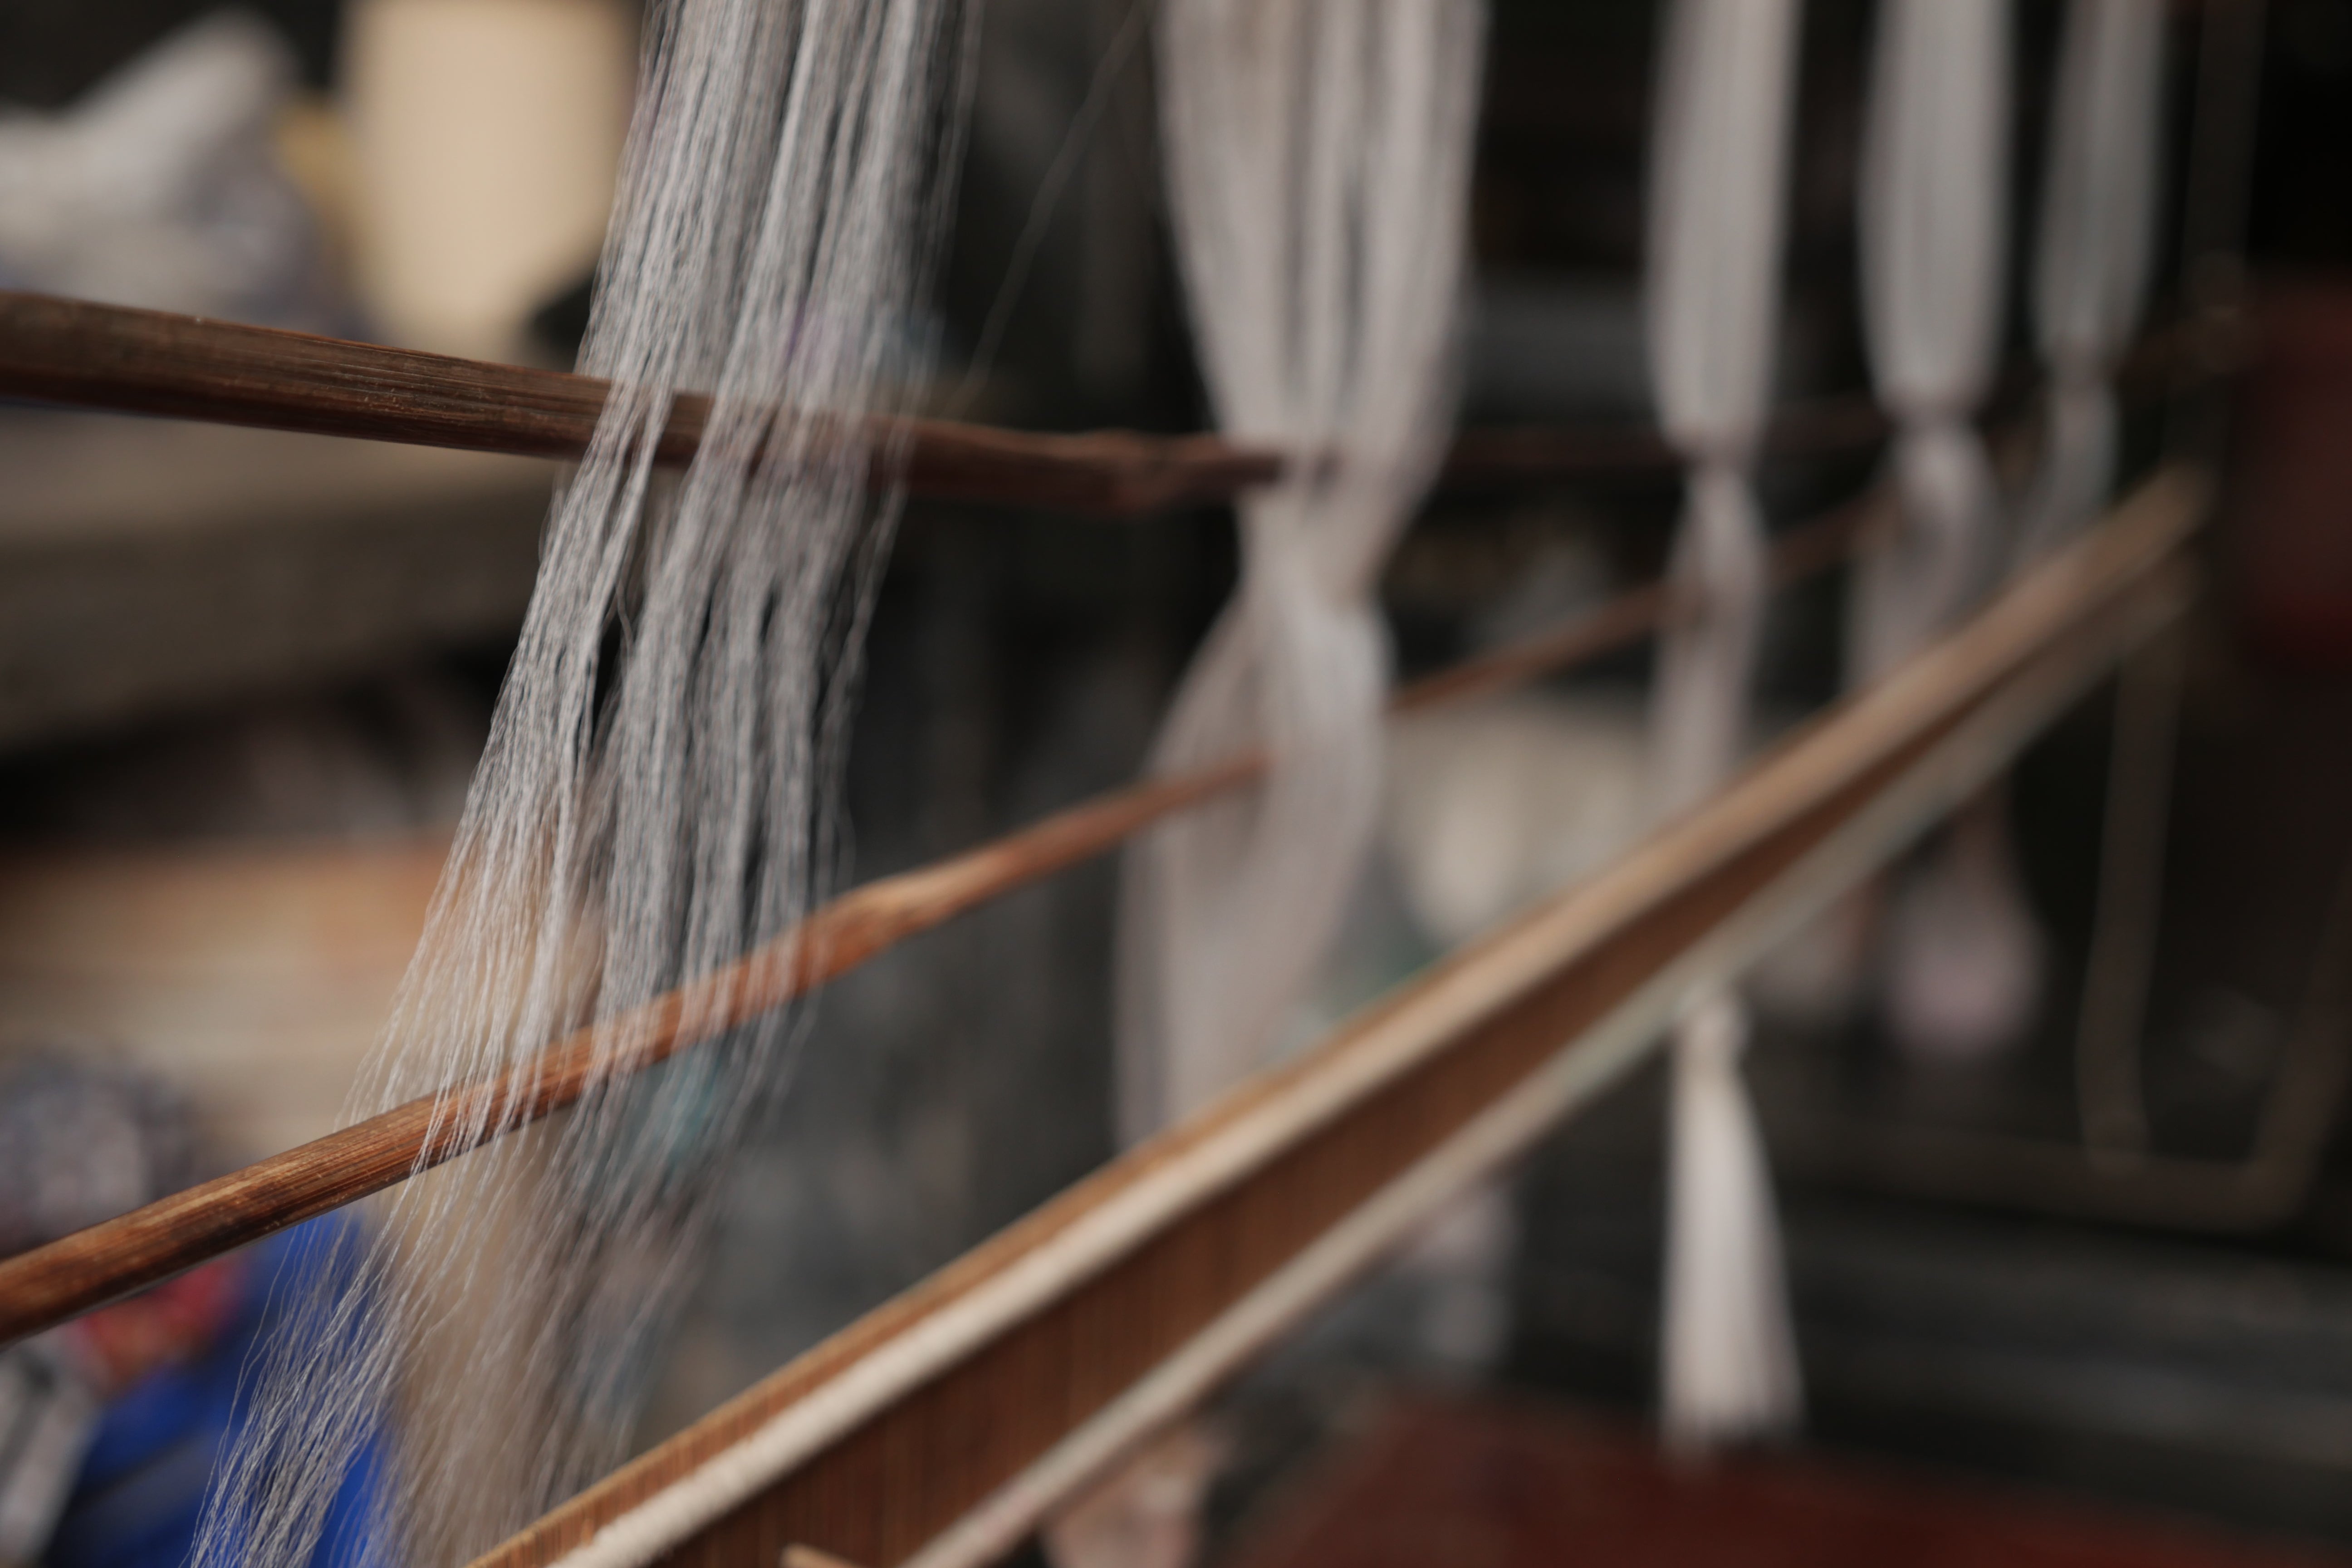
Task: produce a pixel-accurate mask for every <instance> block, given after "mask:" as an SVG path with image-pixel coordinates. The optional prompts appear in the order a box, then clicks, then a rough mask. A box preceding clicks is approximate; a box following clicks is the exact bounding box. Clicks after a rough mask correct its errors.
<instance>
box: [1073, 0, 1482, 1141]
mask: <svg viewBox="0 0 2352 1568" xmlns="http://www.w3.org/2000/svg"><path fill="white" fill-rule="evenodd" d="M1484 36H1485V12H1484V10H1483V8H1482V7H1481V6H1479V5H1475V4H1465V3H1463V0H1160V11H1159V33H1158V40H1159V64H1160V106H1161V111H1162V115H1163V137H1162V140H1163V144H1164V148H1165V152H1166V156H1167V163H1168V188H1169V193H1170V197H1171V207H1172V209H1173V217H1174V222H1175V237H1176V242H1177V256H1178V259H1179V261H1180V263H1181V269H1182V274H1183V279H1184V283H1185V289H1186V298H1187V300H1188V301H1189V303H1190V305H1191V310H1192V324H1193V331H1194V337H1195V340H1196V341H1197V342H1198V344H1199V348H1200V358H1201V365H1202V374H1203V378H1204V379H1205V381H1206V382H1207V384H1208V386H1209V390H1210V394H1211V396H1212V398H1213V401H1214V403H1215V405H1216V412H1217V417H1218V423H1219V425H1220V426H1221V427H1222V428H1223V429H1224V430H1225V431H1226V432H1227V433H1229V434H1231V435H1233V436H1234V437H1239V438H1246V439H1250V440H1253V441H1261V442H1265V443H1267V444H1270V445H1276V446H1281V447H1288V448H1290V449H1293V450H1297V451H1303V452H1311V453H1317V454H1320V455H1321V458H1320V460H1319V461H1318V462H1315V463H1311V464H1304V465H1301V466H1300V467H1299V468H1298V469H1297V470H1296V471H1294V472H1293V473H1291V474H1289V475H1288V476H1286V478H1285V479H1283V480H1282V481H1281V482H1279V483H1277V484H1276V485H1274V486H1272V487H1269V488H1268V489H1264V490H1261V491H1259V492H1257V493H1255V494H1254V495H1251V496H1248V497H1246V498H1244V500H1243V501H1242V503H1241V505H1240V508H1239V511H1240V521H1241V542H1242V582H1241V585H1240V587H1239V589H1238V590H1237V591H1236V592H1235V594H1234V598H1233V600H1232V602H1231V603H1230V604H1228V605H1226V607H1225V610H1224V613H1223V615H1222V616H1220V617H1219V619H1218V621H1217V624H1216V626H1214V627H1213V630H1212V631H1211V633H1210V635H1209V638H1208V641H1207V642H1206V644H1205V645H1204V646H1203V647H1202V650H1201V652H1200V654H1199V655H1198V656H1197V658H1195V659H1194V662H1193V664H1192V668H1191V669H1190V670H1189V671H1187V673H1186V675H1185V679H1184V682H1183V685H1182V687H1181V689H1179V691H1178V693H1177V695H1176V698H1175V700H1174V702H1173V704H1172V705H1171V710H1170V712H1169V715H1168V718H1167V721H1166V722H1165V725H1164V727H1163V728H1162V730H1161V731H1160V738H1159V740H1158V742H1156V744H1155V746H1154V749H1153V755H1152V765H1153V767H1154V768H1155V769H1157V770H1160V771H1177V770H1181V769H1184V768H1188V767H1193V766H1198V765H1201V764H1202V763H1208V762H1211V761H1213V760H1215V759H1216V758H1219V757H1223V756H1226V755H1229V754H1231V753H1233V752H1238V751H1244V750H1253V749H1257V748H1260V747H1263V748H1264V749H1265V751H1266V752H1268V753H1269V755H1270V756H1271V758H1272V761H1273V766H1272V768H1271V769H1270V771H1269V773H1268V776H1267V779H1266V782H1265V785H1264V786H1263V787H1262V788H1261V789H1259V790H1258V791H1257V792H1255V795H1252V796H1248V797H1241V798H1237V799H1235V800H1233V801H1221V802H1217V803H1214V804H1212V805H1207V806H1205V807H1203V808H1202V809H1201V810H1198V811H1195V812H1193V813H1191V814H1189V815H1187V816H1185V817H1183V818H1182V819H1181V820H1179V821H1175V822H1171V823H1170V824H1168V825H1166V826H1162V827H1160V828H1159V829H1157V830H1155V831H1154V832H1152V833H1151V834H1150V835H1149V836H1147V837H1143V838H1141V839H1139V840H1138V841H1137V842H1136V843H1135V844H1134V845H1133V846H1131V847H1130V848H1129V853H1128V857H1127V861H1126V867H1125V879H1124V884H1123V887H1122V889H1121V898H1122V910H1121V925H1122V930H1121V931H1120V939H1119V940H1120V949H1119V975H1118V991H1119V998H1118V1001H1119V1019H1118V1023H1119V1089H1120V1117H1121V1123H1122V1126H1121V1131H1122V1133H1123V1134H1124V1135H1125V1136H1126V1137H1128V1138H1129V1139H1130V1140H1132V1139H1134V1138H1138V1137H1140V1136H1142V1135H1144V1134H1146V1133H1149V1132H1150V1131H1153V1130H1154V1129H1156V1128H1157V1127H1159V1126H1160V1125H1162V1124H1164V1123H1165V1122H1166V1121H1171V1120H1173V1119H1175V1118H1177V1117H1180V1116H1182V1115H1184V1114H1185V1113H1187V1112H1189V1111H1192V1110H1197V1109H1198V1108H1199V1107H1200V1106H1202V1104H1203V1103H1205V1102H1206V1101H1207V1100H1210V1099H1212V1098H1213V1097H1214V1096H1215V1095H1216V1094H1217V1093H1219V1092H1220V1091H1222V1090H1223V1089H1225V1088H1227V1087H1229V1086H1230V1085H1231V1084H1232V1083H1233V1082H1234V1080H1235V1079H1239V1078H1241V1077H1242V1076H1244V1074H1246V1073H1248V1072H1250V1071H1251V1070H1253V1069H1255V1068H1258V1067H1260V1066H1262V1065H1264V1064H1265V1062H1266V1061H1267V1060H1268V1059H1269V1058H1271V1057H1272V1056H1274V1055H1275V1054H1276V1053H1277V1052H1278V1051H1279V1050H1280V1049H1281V1048H1282V1047H1284V1046H1285V1045H1286V1043H1287V1037H1288V1034H1289V1030H1290V1026H1291V1025H1292V1022H1293V1016H1294V1014H1295V1011H1296V1009H1297V1004H1298V1002H1299V1000H1300V998H1301V996H1302V994H1303V993H1304V992H1305V990H1306V987H1307V984H1309V983H1310V982H1311V981H1312V980H1313V978H1314V976H1315V973H1316V971H1317V969H1318V967H1319V965H1320V964H1321V963H1322V961H1323V958H1324V955H1325V952H1326V949H1327V948H1328V945H1329V942H1330V940H1331V937H1332V935H1333V933H1334V932H1335V931H1336V930H1337V929H1338V926H1339V920H1340V917H1341V915H1342V913H1343V911H1344V910H1345V907H1346V901H1347V899H1348V896H1349V893H1350V892H1351V891H1352V890H1353V888H1354V886H1355V881H1356V878H1357V875H1358V871H1359V868H1360V865H1361V862H1362V858H1363V856H1364V854H1365V852H1366V850H1367V849H1368V848H1369V847H1370V843H1371V839H1372V834H1373V831H1374V828H1375V826H1376V823H1377V816H1378V807H1379V802H1380V791H1381V745H1382V741H1381V699H1382V694H1383V692H1384V690H1385V689H1386V686H1387V683H1388V676H1389V650H1388V638H1387V632H1386V629H1385V627H1384V626H1383V625H1382V623H1381V616H1380V610H1379V605H1378V601H1377V597H1376V595H1377V590H1378V584H1379V580H1380V574H1381V563H1383V562H1384V561H1385V560H1386V559H1387V556H1388V552H1389V550H1390V547H1391V545H1392V544H1393V543H1394V542H1395V540H1396V538H1397V535H1398V534H1399V533H1400V532H1401V531H1402V529H1403V527H1404V524H1405V522H1406V521H1407V520H1408V519H1409V518H1410V517H1411V515H1412V510H1413V508H1414V507H1415V506H1416V505H1417V504H1418V503H1419V500H1420V498H1421V495H1422V492H1423V489H1426V488H1427V485H1428V483H1429V480H1430V479H1431V477H1432V475H1433V473H1434V472H1435V469H1436V464H1437V460H1438V458H1439V455H1440V452H1441V449H1442V447H1443V443H1444V432H1445V430H1446V428H1447V427H1448V426H1450V425H1451V423H1452V420H1453V409H1454V374H1453V361H1454V339H1455V331H1454V326H1455V322H1456V320H1457V317H1458V311H1459V304H1460V296H1461V293H1462V280H1463V271H1464V268H1465V263H1466V258H1467V244H1466V235H1467V216H1468V199H1469V198H1468V193H1469V168H1470V154H1471V132H1472V130H1473V128H1474V125H1475V119H1476V105H1477V83H1478V70H1479V64H1480V61H1481V59H1482V58H1483V50H1484Z"/></svg>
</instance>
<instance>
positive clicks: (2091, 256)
mask: <svg viewBox="0 0 2352 1568" xmlns="http://www.w3.org/2000/svg"><path fill="white" fill-rule="evenodd" d="M2164 26H2165V6H2164V5H2163V3H2162V0H2072V4H2070V5H2068V6H2067V8H2066V29H2065V37H2064V38H2063V41H2062V43H2061V45H2060V52H2059V59H2058V76H2057V81H2056V85H2055V87H2054V89H2053V101H2052V105H2051V121H2052V131H2051V142H2050V155H2049V163H2048V165H2047V168H2046V170H2045V172H2044V174H2043V176H2042V214H2041V227H2040V232H2039V234H2038V235H2037V237H2036V240H2035V246H2036V249H2035V254H2034V259H2033V326H2034V335H2035V340H2036V343H2037V346H2038V348H2039V349H2040V352H2041V354H2042V363H2043V364H2044V365H2045V367H2046V368H2047V369H2048V371H2049V374H2050V388H2051V389H2050V401H2049V407H2048V411H2047V425H2046V427H2045V435H2044V441H2043V450H2042V466H2041V469H2040V471H2039V473H2038V475H2037V477H2036V479H2035V482H2034V487H2033V489H2032V494H2031V495H2030V496H2028V497H2027V499H2026V501H2025V504H2024V507H2023V510H2022V516H2021V523H2020V528H2019V533H2018V538H2017V542H2016V553H2017V558H2018V561H2019V563H2025V562H2030V561H2032V560H2036V559H2038V558H2040V557H2041V556H2042V555H2045V554H2047V553H2048V552H2050V551H2052V550H2054V549H2056V548H2057V547H2058V546H2059V545H2062V544H2063V543H2065V542H2067V541H2068V540H2070V539H2072V538H2074V536H2075V535H2076V534H2077V533H2079V532H2080V531H2082V529H2083V528H2084V525H2085V524H2086V523H2088V522H2089V521H2090V520H2091V519H2092V518H2094V517H2095V516H2096V515H2097V514H2098V512H2099V510H2100V509H2101V508H2102V507H2104V506H2105V504H2106V500H2107V497H2108V494H2109V492H2110V491H2111V490H2112V489H2114V486H2115V474H2116V457H2117V449H2116V448H2117V441H2118V439H2119V431H2118V428H2117V416H2116V395H2115V384H2114V376H2115V367H2116V361H2117V360H2118V359H2119V358H2120V357H2121V356H2122V354H2123V353H2124V350H2125V349H2126V347H2127V346H2129V344H2130V342H2131V334H2132V331H2133V329H2134V328H2135V327H2136V326H2137V323H2138V321H2139V317H2140V312H2141V310H2142V309H2143V308H2144V307H2145V304H2146V300H2147V287H2148V281H2149V271H2150V265H2151V261H2152V247H2153V245H2154V241H2155V226H2156V199H2157V184H2158V181H2157V174H2158V168H2157V161H2158V143H2157V127H2158V114H2159V111H2160V110H2161V109H2162V107H2163V87H2164V80H2163V70H2164Z"/></svg>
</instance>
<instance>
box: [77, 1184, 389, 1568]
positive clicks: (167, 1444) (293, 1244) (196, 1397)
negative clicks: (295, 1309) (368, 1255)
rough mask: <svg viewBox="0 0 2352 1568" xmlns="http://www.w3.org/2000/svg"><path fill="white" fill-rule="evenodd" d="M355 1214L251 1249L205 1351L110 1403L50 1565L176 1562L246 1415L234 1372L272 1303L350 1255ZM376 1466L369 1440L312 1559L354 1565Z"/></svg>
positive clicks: (335, 1270)
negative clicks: (229, 1314) (242, 1298)
mask: <svg viewBox="0 0 2352 1568" xmlns="http://www.w3.org/2000/svg"><path fill="white" fill-rule="evenodd" d="M356 1223H357V1222H356V1221H354V1220H353V1219H352V1218H351V1217H350V1216H348V1215H341V1214H331V1215H323V1216H321V1217H320V1218H318V1219H315V1220H312V1221H310V1223H309V1224H307V1225H302V1226H297V1227H295V1228H294V1229H293V1230H290V1231H288V1232H286V1233H284V1234H283V1235H280V1236H278V1237H272V1238H271V1239H270V1240H268V1241H267V1242H264V1243H262V1244H261V1245H260V1247H257V1249H256V1252H257V1256H256V1257H255V1258H254V1263H255V1267H254V1268H253V1270H252V1272H251V1273H250V1274H249V1275H248V1276H247V1279H248V1280H249V1282H250V1283H249V1285H248V1288H247V1300H246V1302H245V1305H244V1307H243V1308H242V1309H241V1310H240V1311H239V1312H238V1314H237V1316H236V1319H235V1320H234V1321H233V1322H232V1323H231V1325H230V1327H229V1329H228V1331H227V1332H226V1333H224V1334H223V1335H222V1336H221V1339H220V1341H219V1342H217V1343H215V1345H214V1346H213V1347H212V1349H211V1351H210V1352H208V1353H206V1354H205V1356H204V1357H203V1358H202V1359H200V1360H197V1361H194V1362H189V1363H182V1364H180V1365H177V1366H171V1367H165V1368H163V1369H162V1370H161V1371H158V1372H155V1373H151V1374H150V1375H149V1376H147V1377H145V1378H143V1379H142V1380H141V1381H140V1382H139V1383H137V1384H133V1385H132V1386H131V1388H130V1389H128V1390H126V1391H125V1392H124V1393H123V1394H121V1396H120V1397H119V1398H117V1399H116V1400H115V1401H114V1403H113V1404H112V1405H109V1406H108V1407H107V1410H106V1413H105V1415H104V1416H103V1418H102V1419H101V1420H100V1425H99V1429H98V1434H97V1436H96V1438H95V1440H94V1441H93V1442H92V1443H91V1445H90V1447H89V1453H88V1454H87V1455H86V1456H85V1457H84V1458H83V1460H82V1467H81V1474H80V1476H79V1479H77V1480H76V1482H75V1485H74V1490H73V1494H72V1496H71V1497H70V1498H69V1499H68V1500H67V1503H66V1511H65V1516H64V1518H63V1519H62V1520H61V1521H59V1523H58V1530H57V1533H56V1534H55V1535H54V1536H53V1537H51V1539H50V1542H49V1548H48V1550H47V1552H44V1553H43V1554H42V1562H43V1563H45V1564H46V1565H47V1568H183V1565H184V1563H186V1562H187V1561H188V1557H189V1553H190V1552H191V1550H192V1549H193V1548H194V1544H195V1535H196V1521H197V1518H198V1516H199V1515H200V1514H201V1513H202V1511H203V1509H204V1500H205V1486H206V1483H207V1482H208V1481H209V1480H210V1479H211V1478H212V1471H213V1465H214V1461H215V1458H216V1457H217V1456H219V1455H220V1454H221V1453H223V1452H224V1451H225V1450H226V1447H228V1445H229V1444H230V1443H231V1442H232V1441H233V1440H234V1439H235V1438H236V1435H237V1432H238V1431H239V1429H240V1428H241V1427H242V1426H243V1424H244V1421H245V1417H246V1407H245V1401H244V1399H243V1397H242V1394H243V1392H244V1391H243V1390H241V1388H240V1387H239V1384H241V1382H242V1381H243V1373H244V1372H245V1368H246V1364H247V1360H248V1358H249V1357H250V1356H251V1354H252V1352H253V1351H254V1348H255V1347H256V1346H257V1344H259V1343H261V1342H263V1340H264V1339H265V1337H266V1336H267V1335H268V1333H269V1332H270V1331H271V1330H272V1329H273V1328H274V1327H275V1326H276V1324H277V1321H278V1316H279V1313H278V1311H277V1310H274V1304H275V1303H279V1302H284V1301H289V1300H300V1299H301V1297H302V1295H303V1294H304V1293H306V1292H307V1291H309V1290H310V1289H315V1288H317V1287H319V1286H320V1285H325V1284H330V1283H331V1282H333V1279H334V1277H336V1276H338V1275H341V1274H342V1273H344V1272H345V1271H346V1270H347V1269H348V1267H349V1260H350V1258H351V1256H352V1248H351V1247H348V1246H345V1245H341V1244H343V1243H345V1242H347V1241H349V1240H351V1239H352V1238H353V1237H354V1236H355V1234H356V1231H355V1226H356ZM382 1472H383V1453H382V1448H381V1443H380V1440H372V1441H371V1442H370V1443H369V1445H368V1447H367V1448H366V1450H365V1451H364V1452H363V1453H362V1455H361V1458H360V1460H359V1462H358V1463H357V1464H356V1465H355V1466H353V1468H352V1472H351V1474H350V1475H348V1476H347V1477H345V1478H344V1481H343V1487H342V1490H341V1492H340V1493H338V1494H337V1497H336V1500H335V1504H334V1507H333V1509H332V1510H331V1512H330V1514H329V1516H328V1521H327V1531H326V1536H325V1538H324V1540H323V1541H322V1542H320V1548H319V1551H318V1552H317V1553H316V1554H315V1555H314V1556H313V1557H312V1559H311V1563H312V1568H362V1529H363V1527H364V1525H365V1523H366V1519H367V1513H368V1507H369V1504H370V1502H371V1500H373V1496H374V1491H375V1487H376V1483H377V1479H378V1477H379V1476H380V1475H381V1474H382Z"/></svg>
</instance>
